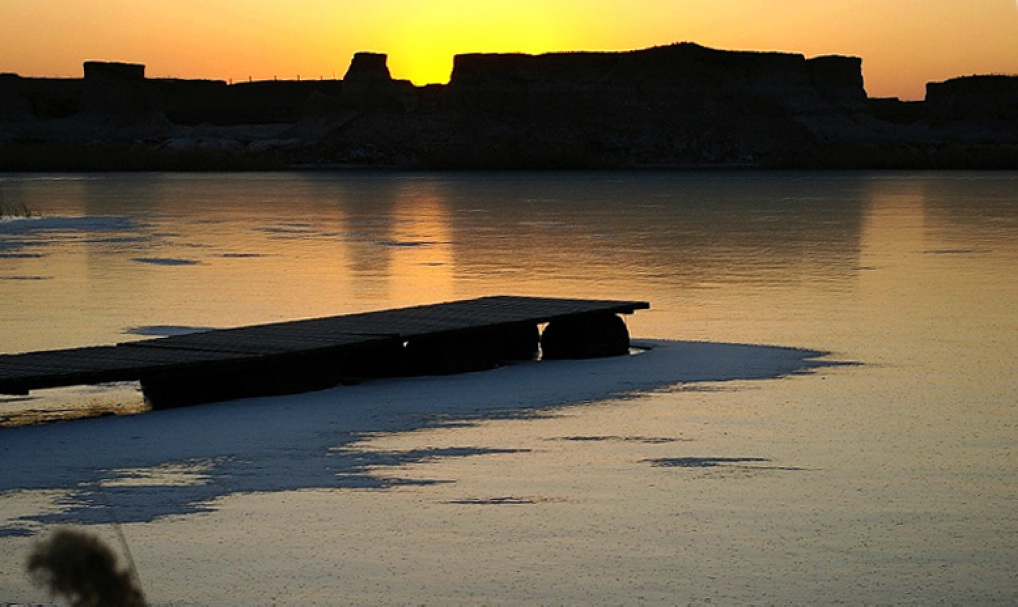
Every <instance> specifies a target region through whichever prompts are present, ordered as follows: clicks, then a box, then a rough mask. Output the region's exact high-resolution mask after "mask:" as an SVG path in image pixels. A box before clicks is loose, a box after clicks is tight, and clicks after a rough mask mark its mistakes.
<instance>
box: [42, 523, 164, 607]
mask: <svg viewBox="0 0 1018 607" xmlns="http://www.w3.org/2000/svg"><path fill="white" fill-rule="evenodd" d="M27 568H28V573H29V575H31V576H32V578H33V580H34V581H35V582H36V583H37V584H38V585H39V586H42V587H45V588H46V589H48V590H49V592H50V593H51V594H53V595H54V596H59V597H63V598H65V599H67V600H68V601H69V602H70V604H71V605H72V606H73V607H143V606H144V605H145V597H144V595H143V594H142V591H141V589H140V588H138V585H137V584H136V583H135V580H134V578H133V576H132V575H131V572H130V571H128V570H127V569H124V568H121V567H119V566H118V564H117V556H116V554H114V552H113V551H112V550H111V549H110V548H109V547H108V546H107V545H106V544H105V543H103V541H102V540H100V539H99V538H97V537H95V536H93V535H89V534H87V533H83V532H81V531H75V530H72V529H59V530H57V531H56V532H54V533H53V535H51V536H50V537H49V538H48V539H46V540H43V541H41V542H39V543H38V544H36V546H35V548H34V549H33V550H32V552H31V554H30V555H29V557H28V565H27Z"/></svg>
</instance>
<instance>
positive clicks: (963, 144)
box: [0, 43, 1018, 172]
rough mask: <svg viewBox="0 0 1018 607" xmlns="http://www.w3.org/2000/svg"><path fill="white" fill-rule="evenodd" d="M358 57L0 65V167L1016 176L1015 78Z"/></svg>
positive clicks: (571, 58)
mask: <svg viewBox="0 0 1018 607" xmlns="http://www.w3.org/2000/svg"><path fill="white" fill-rule="evenodd" d="M386 62H387V57H386V56H385V55H382V54H377V53H358V54H357V55H355V56H354V58H353V61H352V62H351V65H350V69H349V70H348V72H347V73H346V75H345V76H344V78H343V79H342V80H317V81H314V80H310V81H269V82H244V83H238V84H228V83H226V82H222V81H212V80H178V79H149V78H146V77H145V67H144V66H143V65H138V64H130V63H106V62H87V63H85V66H84V78H82V79H45V78H29V77H22V76H18V75H16V74H0V171H7V172H12V171H153V170H155V171H258V170H281V169H287V170H321V169H327V170H336V169H355V168H368V169H402V170H417V169H424V170H470V169H486V170H487V169H504V170H527V169H584V170H591V169H593V170H596V169H646V168H652V169H701V168H753V169H767V168H778V169H1018V77H1014V76H968V77H964V78H956V79H953V80H948V81H946V82H941V83H930V84H929V85H928V86H927V96H926V99H925V100H923V101H915V102H906V101H900V100H898V99H873V98H869V97H868V96H867V94H866V91H865V88H864V86H863V78H862V61H861V59H859V58H858V57H842V56H822V57H814V58H806V57H804V56H802V55H797V54H791V53H756V52H735V51H720V50H714V49H708V48H704V47H701V46H698V45H695V44H689V43H683V44H675V45H670V46H664V47H655V48H649V49H643V50H638V51H629V52H621V53H551V54H546V55H537V56H532V55H520V54H471V55H460V56H457V57H456V60H455V67H454V70H453V74H452V78H451V80H450V82H449V84H447V85H428V86H424V87H417V86H414V85H412V84H411V83H410V82H408V81H402V80H394V79H393V78H392V77H391V76H390V74H389V70H388V68H387V66H386Z"/></svg>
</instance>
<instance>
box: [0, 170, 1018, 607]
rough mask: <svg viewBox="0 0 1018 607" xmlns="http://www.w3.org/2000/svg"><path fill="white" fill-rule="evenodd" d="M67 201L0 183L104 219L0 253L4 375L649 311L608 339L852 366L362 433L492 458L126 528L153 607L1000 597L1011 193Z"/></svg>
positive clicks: (1010, 338) (451, 185)
mask: <svg viewBox="0 0 1018 607" xmlns="http://www.w3.org/2000/svg"><path fill="white" fill-rule="evenodd" d="M81 181H82V183H78V182H75V181H74V180H72V183H70V184H63V183H62V182H60V183H55V184H54V183H50V182H47V181H45V180H43V181H29V180H23V181H18V180H15V182H14V185H11V186H5V191H6V195H7V196H8V198H12V197H13V198H14V200H13V201H12V202H15V203H17V202H21V201H24V202H25V203H26V204H27V205H28V206H29V207H38V208H39V210H40V211H41V212H43V213H44V214H49V215H53V216H82V215H96V216H126V217H129V218H131V224H130V225H129V226H127V227H124V226H120V227H119V228H117V227H116V226H114V228H116V229H113V228H111V229H105V230H104V229H94V230H90V231H86V230H83V229H81V227H80V226H79V227H77V228H75V227H73V226H72V227H68V228H65V229H62V230H60V231H54V232H46V233H42V232H33V233H29V234H27V235H26V234H23V235H21V236H17V237H13V236H10V233H9V232H7V233H4V232H0V246H6V248H3V249H0V253H3V254H5V255H7V256H4V257H0V278H3V279H4V280H2V281H0V303H2V306H3V310H4V312H5V316H4V319H3V321H2V322H0V338H2V340H3V341H2V348H3V349H4V350H6V351H16V350H18V349H31V348H46V347H58V346H73V345H86V344H90V343H109V342H113V341H120V340H124V339H132V338H135V336H132V335H125V334H124V331H125V329H127V328H130V327H145V326H150V325H184V326H229V325H236V324H245V323H251V322H267V321H273V320H281V319H286V318H300V317H307V316H317V315H325V314H338V313H344V312H355V311H360V310H369V309H380V308H387V307H394V306H400V305H409V304H416V303H426V302H432V301H436V300H441V299H453V298H461V297H472V296H479V295H490V294H496V293H520V294H535V295H560V296H581V297H624V298H635V299H647V300H649V301H650V302H651V303H652V305H653V308H652V309H651V310H650V311H647V312H640V313H638V314H636V315H635V316H634V317H633V318H632V319H631V320H630V327H631V328H632V330H633V333H634V334H635V335H636V336H638V337H659V338H673V339H700V340H707V341H714V342H749V343H769V344H777V345H783V346H799V347H807V348H816V349H819V350H827V351H832V352H833V354H832V357H833V358H835V359H837V360H850V361H858V362H861V363H863V364H862V365H860V366H846V367H833V368H829V369H823V370H820V371H818V372H817V373H815V374H812V375H807V376H798V377H792V378H785V379H781V380H774V381H754V382H750V381H739V382H728V383H725V384H707V385H704V384H697V385H692V386H678V387H677V388H676V389H675V390H664V391H660V392H655V393H653V394H646V395H641V396H639V397H638V398H630V399H622V400H616V399H607V400H604V401H598V402H596V403H590V404H586V405H579V406H572V407H567V408H562V409H556V410H554V411H551V412H545V413H547V415H543V416H532V417H527V418H526V419H511V418H507V419H491V420H472V421H474V422H475V423H472V424H470V425H460V424H453V425H450V426H446V427H438V428H431V429H426V430H421V431H418V432H412V433H396V434H374V435H370V436H368V437H367V438H366V439H365V440H364V441H363V442H362V443H358V444H357V445H355V446H356V447H357V448H363V449H365V450H382V451H394V452H398V451H401V450H414V449H429V448H437V447H449V448H464V449H485V450H498V451H497V452H489V453H488V454H486V455H475V456H471V457H459V458H456V457H453V458H441V457H436V458H433V459H426V460H423V461H420V462H419V463H416V464H413V465H409V466H404V467H400V468H392V467H390V468H388V469H385V470H380V471H379V474H380V475H381V474H390V475H396V476H399V477H401V478H412V479H434V480H438V481H442V482H439V483H437V484H434V485H416V486H407V487H398V488H394V489H390V490H388V491H384V492H380V491H358V490H321V491H314V492H284V493H281V494H268V495H265V494H255V495H233V496H230V497H227V498H223V499H221V500H219V501H217V503H216V504H214V507H215V508H216V509H217V511H216V512H212V513H208V514H207V515H203V516H200V517H190V516H186V517H171V519H170V520H160V521H156V522H153V523H149V524H146V525H144V526H138V527H136V528H134V529H132V531H133V532H134V533H136V534H138V536H140V537H142V538H143V541H141V542H139V543H138V544H137V551H136V554H137V556H138V558H139V561H140V562H143V563H145V564H146V570H145V571H143V574H144V575H145V577H146V580H147V581H148V583H149V584H150V586H149V587H148V588H147V590H149V589H151V591H152V592H153V594H154V595H156V596H163V597H170V599H172V600H175V601H177V602H180V601H185V600H187V601H193V602H202V601H203V600H205V599H208V597H209V595H210V594H214V593H215V592H217V591H222V589H223V588H224V585H223V579H222V578H221V577H220V576H222V575H223V574H222V573H221V572H222V571H224V570H228V571H230V572H231V574H230V575H232V576H233V577H232V578H231V583H232V582H236V581H237V580H238V579H240V580H241V582H243V583H238V584H234V585H235V586H236V587H231V588H229V589H228V592H229V594H230V596H229V599H228V600H227V599H224V601H227V602H229V601H232V602H234V603H236V602H241V599H240V598H238V597H243V598H248V599H250V602H257V601H258V600H259V599H260V598H263V597H264V596H270V594H269V593H274V592H277V591H278V589H279V588H288V589H294V588H296V590H291V591H292V592H303V593H305V594H304V595H302V596H308V597H310V598H309V599H308V602H314V600H316V599H321V601H322V602H327V601H328V598H332V599H334V598H335V597H336V596H343V597H344V599H347V600H349V601H350V602H358V599H360V602H365V603H370V602H393V603H404V602H406V603H409V602H414V601H420V600H421V597H424V598H434V602H438V603H442V602H455V601H456V600H458V599H462V598H463V597H465V596H468V595H467V594H464V593H468V592H474V593H476V594H475V595H474V596H475V597H482V599H481V601H480V602H485V600H487V599H491V597H499V598H502V597H510V598H517V599H520V601H521V602H524V601H526V600H527V599H529V600H530V602H533V603H538V604H539V603H553V604H558V603H563V604H578V603H583V602H591V601H596V600H600V601H602V602H611V603H618V604H622V603H627V602H632V601H633V600H634V598H633V597H644V599H645V600H646V601H647V602H657V603H672V602H679V603H698V602H699V603H704V602H707V601H708V599H710V601H711V602H715V603H719V604H729V603H736V604H741V603H759V602H773V603H777V604H812V603H818V602H819V603H825V602H838V601H841V602H845V601H847V602H859V603H866V604H869V603H885V602H902V601H906V602H907V601H908V600H914V601H915V602H920V603H926V602H938V601H944V602H950V603H964V602H976V603H979V602H985V603H990V602H994V601H995V602H998V603H1002V604H1003V603H1013V602H1014V599H1015V598H1016V597H1015V589H1014V584H1013V581H1014V576H1013V557H1014V555H1015V554H1016V553H1018V545H1016V543H1015V538H1016V537H1018V515H1016V511H1015V508H1014V504H1015V500H1016V494H1015V489H1014V487H1018V465H1016V459H1015V436H1018V411H1016V407H1018V384H1016V383H1015V381H1014V377H1015V370H1016V369H1015V365H1014V360H1015V358H1016V355H1018V314H1015V312H1014V302H1015V301H1018V279H1016V274H1015V273H1014V268H1015V267H1016V266H1018V199H1016V195H1015V192H1018V175H1015V174H1012V173H995V174H982V173H964V174H941V173H930V174H926V173H909V174H893V173H876V174H866V173H859V174H854V173H832V174H828V173H818V174H802V173H787V174H786V173H766V174H756V173H731V174H729V173H710V174H632V175H630V174H609V175H601V174H568V173H567V174H509V175H500V174H493V175H444V174H440V175H361V174H357V175H255V176H198V177H195V176H126V177H125V176H119V177H110V178H98V179H91V178H89V179H84V180H81ZM65 185H66V186H67V187H64V186H65ZM12 241H18V242H21V241H24V243H23V244H22V245H18V246H11V242H12ZM22 254H32V255H22ZM34 255H38V256H34ZM139 260H141V261H139ZM191 262H193V263H191ZM31 276H34V277H39V279H38V280H27V279H25V277H31ZM17 277H22V278H17ZM129 472H130V471H129ZM163 472H166V473H167V474H168V476H166V477H165V478H162V477H160V478H157V479H155V481H158V482H163V483H168V484H171V485H172V484H173V483H177V482H183V483H185V484H186V482H192V481H193V482H200V481H201V480H202V479H201V477H200V474H198V473H199V472H201V471H200V470H199V471H197V472H196V473H195V474H193V475H192V474H191V472H192V471H190V470H183V471H181V470H178V469H175V468H171V469H168V470H167V471H163ZM181 475H183V476H181ZM155 481H153V480H152V479H148V478H141V479H140V481H139V482H155ZM15 497H17V496H15ZM39 499H41V498H40V497H33V498H32V500H31V501H26V500H28V498H27V497H25V498H22V502H24V503H20V502H19V503H16V504H15V506H14V508H15V510H17V509H18V508H25V509H28V510H32V511H33V512H34V511H36V510H37V509H38V508H40V506H38V505H37V504H35V502H36V501H38V500H39ZM15 501H16V502H17V500H15ZM30 502H31V503H30ZM19 504H20V505H19ZM26 504H27V505H26ZM29 506H31V507H30V508H29ZM17 511H18V512H20V510H17ZM351 521H352V522H351ZM323 538H329V539H330V540H333V541H325V542H323V541H322V540H323ZM26 541H27V540H26ZM224 545H226V546H230V550H229V554H224V553H223V550H222V546H224ZM181 546H183V547H186V550H185V549H183V548H180V547H181ZM134 547H135V546H132V549H133V548H134ZM173 550H177V553H176V556H177V560H174V559H167V558H166V554H167V553H168V552H172V551H173ZM279 554H286V555H287V556H288V558H289V559H292V562H293V563H299V565H300V566H299V567H297V566H294V567H291V568H285V569H280V568H279V566H278V564H279V559H278V555H279ZM223 558H228V559H230V561H229V564H230V567H226V568H224V567H220V566H217V567H197V568H196V567H193V566H190V564H191V563H194V562H206V561H203V560H202V559H207V560H208V561H207V562H213V561H214V560H215V559H223ZM337 563H339V564H341V565H342V566H341V567H340V566H337ZM245 576H246V577H245ZM241 578H243V579H241ZM394 580H396V581H395V582H394ZM315 589H319V590H318V592H320V593H326V595H325V596H327V597H328V598H322V596H323V595H322V594H318V595H316V594H315V592H316V590H315ZM224 592H226V591H224ZM330 592H331V593H333V594H327V593H330ZM188 593H191V594H188ZM336 593H341V594H336ZM288 596H295V595H293V594H290V595H288ZM443 599H444V600H443ZM168 600H169V599H168ZM492 600H495V602H498V600H497V599H492Z"/></svg>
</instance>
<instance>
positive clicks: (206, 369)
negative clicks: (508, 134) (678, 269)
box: [0, 296, 650, 408]
mask: <svg viewBox="0 0 1018 607" xmlns="http://www.w3.org/2000/svg"><path fill="white" fill-rule="evenodd" d="M649 307H650V304H649V303H647V302H639V301H611V300H587V299H558V298H536V297H517V296H494V297H482V298H479V299H470V300H462V301H453V302H447V303H439V304H432V305H424V306H414V307H409V308H399V309H393V310H382V311H377V312H365V313H360V314H348V315H343V316H331V317H325V318H312V319H307V320H296V321H290V322H280V323H272V324H263V325H254V326H246V327H237V328H231V329H217V330H211V331H203V332H199V333H192V334H188V335H178V336H171V337H161V338H156V339H146V340H141V341H133V342H125V343H119V344H116V345H112V346H92V347H84V348H72V349H66V350H49V351H41V352H27V353H21V354H5V355H0V393H2V394H14V395H24V394H28V393H29V392H30V391H32V390H40V389H46V388H56V387H62V386H74V385H83V384H100V383H108V382H123V381H140V382H141V386H142V391H143V392H144V394H145V398H146V399H147V400H148V401H149V403H150V404H151V406H152V407H154V408H166V407H174V406H183V405H192V404H199V403H206V402H213V401H220V400H229V399H233V398H243V397H251V396H268V395H278V394H292V393H298V392H306V391H311V390H319V389H324V388H329V387H332V386H335V385H338V384H343V383H356V382H357V381H361V380H362V379H365V378H372V377H393V376H407V375H425V374H447V373H458V372H465V371H475V370H481V369H486V368H492V367H494V366H497V365H498V364H499V363H501V362H504V361H511V360H527V359H535V358H537V356H538V355H539V353H540V356H541V357H542V358H544V359H563V358H590V357H599V356H612V355H620V354H626V353H628V351H629V331H628V329H627V328H626V325H625V323H624V322H623V321H622V319H621V318H620V317H619V314H632V313H634V312H635V311H636V310H643V309H648V308H649ZM541 325H546V326H545V328H544V331H543V332H542V331H541V330H540V326H541Z"/></svg>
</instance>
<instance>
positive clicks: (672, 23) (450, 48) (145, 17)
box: [0, 0, 1018, 99]
mask: <svg viewBox="0 0 1018 607" xmlns="http://www.w3.org/2000/svg"><path fill="white" fill-rule="evenodd" d="M0 23H3V35H2V36H0V71H4V72H16V73H19V74H22V75H25V76H70V77H80V76H81V73H82V68H81V64H82V63H83V62H84V61H86V60H106V61H130V62H136V63H144V64H146V65H147V66H148V69H147V72H146V73H147V75H148V76H150V77H162V76H175V77H183V78H217V79H223V80H231V79H232V80H246V79H248V78H249V77H252V78H254V79H256V80H257V79H271V78H273V77H279V78H281V79H294V78H297V77H298V76H300V77H302V78H319V77H325V78H331V77H333V76H334V75H335V77H342V76H343V74H344V72H345V71H346V68H347V66H348V64H349V62H350V57H351V56H352V55H353V53H354V52H356V51H359V50H371V51H377V52H384V53H388V55H389V67H390V70H391V71H392V73H393V76H394V77H396V78H406V79H410V80H413V81H414V82H415V83H417V84H425V83H428V82H447V81H448V78H449V72H450V69H451V67H452V57H453V55H455V54H457V53H465V52H481V51H484V52H514V51H515V52H527V53H541V52H547V51H559V50H627V49H637V48H645V47H648V46H654V45H660V44H669V43H672V42H684V41H689V42H697V43H699V44H703V45H705V46H711V47H714V48H723V49H743V50H780V51H789V52H798V53H803V54H805V55H807V56H815V55H823V54H833V53H838V54H848V55H857V56H860V57H862V58H863V70H864V75H865V78H866V88H867V91H868V92H869V94H870V95H871V96H875V97H880V96H897V97H902V98H906V99H921V98H922V97H923V95H924V86H925V83H926V82H929V81H939V80H945V79H947V78H951V77H955V76H961V75H969V74H977V73H978V74H986V73H997V74H1000V73H1003V74H1018V6H1016V3H1015V0H513V1H507V0H483V1H481V0H276V1H270V0H87V1H86V0H0Z"/></svg>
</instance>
